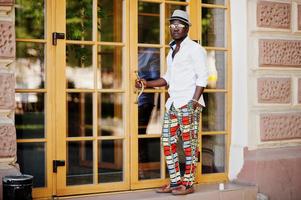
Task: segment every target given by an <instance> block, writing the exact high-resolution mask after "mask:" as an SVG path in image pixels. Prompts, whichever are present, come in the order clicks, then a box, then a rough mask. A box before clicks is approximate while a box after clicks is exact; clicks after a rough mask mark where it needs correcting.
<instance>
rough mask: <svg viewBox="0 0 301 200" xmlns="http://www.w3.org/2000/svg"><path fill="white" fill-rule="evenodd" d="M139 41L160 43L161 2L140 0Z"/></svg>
mask: <svg viewBox="0 0 301 200" xmlns="http://www.w3.org/2000/svg"><path fill="white" fill-rule="evenodd" d="M138 42H139V43H148V44H159V43H160V4H158V3H146V2H139V4H138Z"/></svg>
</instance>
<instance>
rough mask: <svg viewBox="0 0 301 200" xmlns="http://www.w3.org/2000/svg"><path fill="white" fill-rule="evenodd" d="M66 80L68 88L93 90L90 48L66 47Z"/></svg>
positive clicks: (82, 46)
mask: <svg viewBox="0 0 301 200" xmlns="http://www.w3.org/2000/svg"><path fill="white" fill-rule="evenodd" d="M66 78H67V87H68V88H89V89H92V88H93V86H94V76H93V67H92V46H85V45H66Z"/></svg>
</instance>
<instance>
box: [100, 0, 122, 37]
mask: <svg viewBox="0 0 301 200" xmlns="http://www.w3.org/2000/svg"><path fill="white" fill-rule="evenodd" d="M123 6H124V1H123V0H114V1H112V0H98V4H97V16H98V18H97V30H98V35H97V38H98V40H99V41H110V42H122V33H123V19H122V17H123Z"/></svg>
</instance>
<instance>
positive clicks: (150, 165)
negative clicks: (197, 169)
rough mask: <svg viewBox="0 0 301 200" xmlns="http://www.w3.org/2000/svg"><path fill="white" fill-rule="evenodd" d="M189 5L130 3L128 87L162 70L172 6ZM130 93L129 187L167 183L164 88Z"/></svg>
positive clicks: (184, 6)
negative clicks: (131, 114)
mask: <svg viewBox="0 0 301 200" xmlns="http://www.w3.org/2000/svg"><path fill="white" fill-rule="evenodd" d="M189 5H190V3H188V2H186V1H161V0H158V1H157V0H153V1H145V0H138V1H132V2H131V4H130V6H131V9H130V10H131V13H130V15H131V19H135V20H133V21H131V22H130V27H131V28H130V29H131V30H133V31H132V34H133V35H132V37H131V51H130V52H131V57H130V59H131V60H130V61H131V67H132V68H131V75H132V86H131V87H132V88H133V87H134V81H135V79H136V78H138V77H140V78H144V79H146V80H155V79H157V78H159V77H160V76H162V75H163V74H164V73H165V71H166V66H165V57H166V55H167V53H168V51H169V45H168V44H169V42H170V40H171V38H170V34H169V28H168V25H169V21H168V19H169V18H170V16H171V14H172V12H173V11H174V10H175V9H181V10H187V11H188V8H189ZM132 94H134V95H133V98H132V99H131V106H132V110H133V111H134V112H133V116H134V119H135V120H134V121H133V123H132V126H131V169H132V171H131V188H133V189H138V188H149V187H158V186H161V185H162V184H164V183H167V182H168V180H167V179H166V178H167V177H168V173H167V169H166V166H165V159H164V154H163V151H162V148H161V142H160V139H161V130H162V119H163V114H164V110H165V102H166V100H167V98H168V94H167V88H147V89H145V90H143V91H141V90H137V89H133V91H132ZM179 146H180V145H179ZM181 158H183V156H181Z"/></svg>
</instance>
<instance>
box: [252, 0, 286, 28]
mask: <svg viewBox="0 0 301 200" xmlns="http://www.w3.org/2000/svg"><path fill="white" fill-rule="evenodd" d="M257 26H259V27H266V28H282V29H289V28H290V27H291V4H288V3H277V2H269V1H259V2H258V4H257Z"/></svg>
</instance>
